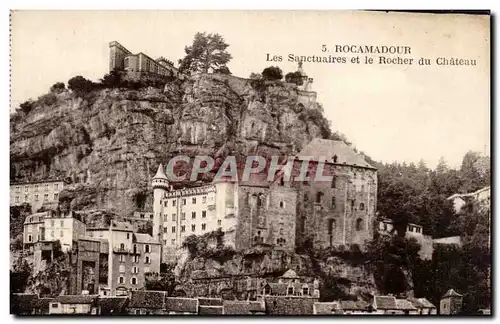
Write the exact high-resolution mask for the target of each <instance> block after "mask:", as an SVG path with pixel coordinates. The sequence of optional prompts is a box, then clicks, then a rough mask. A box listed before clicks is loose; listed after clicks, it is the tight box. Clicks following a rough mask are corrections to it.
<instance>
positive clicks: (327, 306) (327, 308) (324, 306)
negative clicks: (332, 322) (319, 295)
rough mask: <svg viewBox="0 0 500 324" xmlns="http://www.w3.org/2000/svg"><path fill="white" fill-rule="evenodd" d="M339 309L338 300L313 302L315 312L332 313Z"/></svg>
mask: <svg viewBox="0 0 500 324" xmlns="http://www.w3.org/2000/svg"><path fill="white" fill-rule="evenodd" d="M339 309H340V305H339V303H338V302H328V303H325V302H317V303H314V310H315V314H334V313H335V312H336V311H338V310H339Z"/></svg>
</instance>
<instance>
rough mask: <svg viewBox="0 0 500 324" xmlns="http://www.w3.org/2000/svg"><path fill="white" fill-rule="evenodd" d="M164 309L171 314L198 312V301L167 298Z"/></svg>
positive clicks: (194, 299)
mask: <svg viewBox="0 0 500 324" xmlns="http://www.w3.org/2000/svg"><path fill="white" fill-rule="evenodd" d="M165 308H166V309H167V311H172V312H189V313H196V312H198V300H197V299H196V298H182V297H167V298H165Z"/></svg>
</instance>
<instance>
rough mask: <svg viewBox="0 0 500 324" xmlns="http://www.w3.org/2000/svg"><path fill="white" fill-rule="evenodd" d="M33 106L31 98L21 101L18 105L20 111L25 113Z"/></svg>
mask: <svg viewBox="0 0 500 324" xmlns="http://www.w3.org/2000/svg"><path fill="white" fill-rule="evenodd" d="M33 106H34V102H33V100H31V99H30V100H27V101H25V102H23V103H22V104H20V105H19V108H20V109H21V111H22V112H23V113H25V114H28V113H29V112H30V111H31V110H32V109H33Z"/></svg>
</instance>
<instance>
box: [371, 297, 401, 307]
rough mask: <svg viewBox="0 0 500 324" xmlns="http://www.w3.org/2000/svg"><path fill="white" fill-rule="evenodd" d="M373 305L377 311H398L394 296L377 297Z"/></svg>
mask: <svg viewBox="0 0 500 324" xmlns="http://www.w3.org/2000/svg"><path fill="white" fill-rule="evenodd" d="M373 304H374V305H373V306H374V308H375V309H397V305H396V298H395V297H394V296H375V297H374V300H373Z"/></svg>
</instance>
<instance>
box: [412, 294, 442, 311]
mask: <svg viewBox="0 0 500 324" xmlns="http://www.w3.org/2000/svg"><path fill="white" fill-rule="evenodd" d="M407 299H408V300H409V301H410V302H411V303H412V304H413V306H414V307H415V308H416V309H417V310H418V314H419V315H436V314H437V308H436V306H434V305H433V304H432V303H431V302H430V301H429V300H427V299H426V298H414V297H408V298H407Z"/></svg>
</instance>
